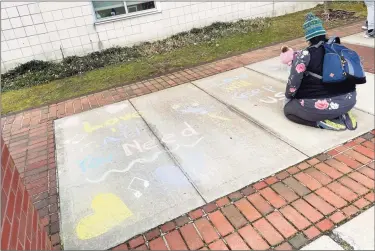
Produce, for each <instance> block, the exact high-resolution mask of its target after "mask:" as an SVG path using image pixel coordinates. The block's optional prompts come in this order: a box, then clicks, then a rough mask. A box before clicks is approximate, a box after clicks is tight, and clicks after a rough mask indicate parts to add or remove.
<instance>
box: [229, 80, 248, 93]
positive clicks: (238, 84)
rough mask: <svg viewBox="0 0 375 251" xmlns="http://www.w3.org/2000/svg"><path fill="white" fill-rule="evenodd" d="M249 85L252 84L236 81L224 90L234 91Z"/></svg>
mask: <svg viewBox="0 0 375 251" xmlns="http://www.w3.org/2000/svg"><path fill="white" fill-rule="evenodd" d="M250 85H252V84H251V83H250V82H248V81H244V80H238V81H234V82H233V83H231V84H229V85H227V86H225V87H224V90H227V91H234V90H236V89H239V88H242V87H246V86H250Z"/></svg>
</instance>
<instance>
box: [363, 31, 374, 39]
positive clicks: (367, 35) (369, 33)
mask: <svg viewBox="0 0 375 251" xmlns="http://www.w3.org/2000/svg"><path fill="white" fill-rule="evenodd" d="M373 37H374V30H371V31H369V30H368V31H366V34H365V38H373Z"/></svg>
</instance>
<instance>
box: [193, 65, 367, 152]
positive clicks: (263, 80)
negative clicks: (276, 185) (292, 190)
mask: <svg viewBox="0 0 375 251" xmlns="http://www.w3.org/2000/svg"><path fill="white" fill-rule="evenodd" d="M194 84H196V85H197V86H198V87H200V88H202V89H203V90H205V91H206V92H208V93H209V94H211V95H213V96H214V97H216V98H217V99H219V100H221V101H222V102H224V103H225V104H227V105H228V106H229V107H233V108H234V109H236V110H238V111H239V112H240V113H243V114H245V115H246V116H247V117H248V118H249V119H251V120H253V121H255V122H256V123H258V124H260V125H261V126H262V127H264V128H266V129H267V130H269V131H271V132H273V133H274V134H275V135H277V136H278V137H280V138H281V139H282V140H284V141H285V142H288V143H289V144H290V145H292V146H294V147H295V148H297V149H298V150H300V151H301V152H303V153H305V154H306V155H308V156H314V155H316V154H319V153H321V152H324V151H325V150H328V149H330V148H332V147H334V146H336V145H338V144H341V143H344V142H346V141H348V140H350V139H352V138H355V137H357V136H360V135H362V134H364V133H366V132H368V131H369V130H372V129H373V128H374V116H373V115H370V114H367V113H364V112H361V111H359V110H354V111H353V114H354V116H356V117H357V120H358V128H357V130H355V131H348V130H347V131H343V132H334V131H329V130H321V129H317V128H310V127H307V126H302V125H298V124H295V123H293V122H290V121H288V120H287V119H286V118H285V116H284V114H283V102H284V101H283V100H284V92H285V85H284V84H283V83H281V82H279V81H277V80H275V79H273V78H270V77H267V76H265V75H263V74H260V73H257V72H254V71H251V70H249V69H246V68H238V69H235V70H232V71H228V72H225V73H222V74H218V75H216V76H212V77H208V78H205V79H201V80H198V81H195V82H194Z"/></svg>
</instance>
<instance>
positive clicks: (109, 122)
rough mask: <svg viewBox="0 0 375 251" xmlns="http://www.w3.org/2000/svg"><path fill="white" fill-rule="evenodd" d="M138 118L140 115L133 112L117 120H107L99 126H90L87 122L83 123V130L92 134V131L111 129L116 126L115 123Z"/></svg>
mask: <svg viewBox="0 0 375 251" xmlns="http://www.w3.org/2000/svg"><path fill="white" fill-rule="evenodd" d="M140 117H141V115H140V114H139V113H137V112H133V113H128V114H125V115H123V116H119V117H117V118H111V119H108V120H106V121H105V122H104V123H102V124H99V125H91V124H90V123H88V122H84V123H83V130H84V131H85V132H87V133H92V132H94V131H96V130H98V129H100V128H105V127H112V126H114V125H116V124H117V123H119V122H120V121H126V120H130V119H135V118H140ZM112 129H114V128H112ZM112 131H113V130H112ZM114 131H116V130H115V129H114Z"/></svg>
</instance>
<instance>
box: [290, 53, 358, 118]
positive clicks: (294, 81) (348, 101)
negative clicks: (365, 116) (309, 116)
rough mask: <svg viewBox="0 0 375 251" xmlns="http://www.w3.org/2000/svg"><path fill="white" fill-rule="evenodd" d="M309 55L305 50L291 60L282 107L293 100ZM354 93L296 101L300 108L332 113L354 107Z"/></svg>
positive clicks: (308, 61)
mask: <svg viewBox="0 0 375 251" xmlns="http://www.w3.org/2000/svg"><path fill="white" fill-rule="evenodd" d="M310 58H311V57H310V53H309V51H308V50H307V49H304V50H301V51H298V52H297V55H296V58H295V59H294V60H293V63H292V68H291V70H290V75H289V78H288V83H287V85H286V90H285V97H286V100H285V101H284V105H286V104H287V103H288V102H289V101H290V100H291V99H293V98H294V96H295V95H296V93H297V91H298V89H299V88H300V86H301V83H302V78H303V76H304V73H305V71H306V68H307V66H308V65H309V63H310ZM356 95H357V94H356V92H355V91H354V92H351V93H347V94H343V95H339V96H335V97H333V98H324V99H298V102H299V103H300V105H301V106H304V107H307V108H314V109H317V110H320V111H322V112H332V110H338V109H339V108H340V107H348V106H354V104H355V103H356Z"/></svg>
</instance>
